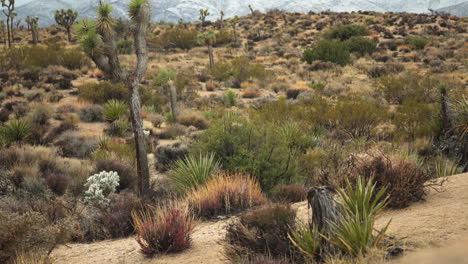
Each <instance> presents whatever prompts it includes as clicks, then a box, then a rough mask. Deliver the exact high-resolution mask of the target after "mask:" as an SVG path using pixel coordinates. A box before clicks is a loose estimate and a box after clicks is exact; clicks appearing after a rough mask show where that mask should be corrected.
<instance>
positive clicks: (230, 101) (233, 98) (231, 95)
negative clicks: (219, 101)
mask: <svg viewBox="0 0 468 264" xmlns="http://www.w3.org/2000/svg"><path fill="white" fill-rule="evenodd" d="M224 99H225V100H226V104H227V105H228V106H230V107H232V106H236V104H237V95H236V92H235V91H234V90H232V89H229V90H227V91H226V92H225V93H224Z"/></svg>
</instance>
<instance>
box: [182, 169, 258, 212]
mask: <svg viewBox="0 0 468 264" xmlns="http://www.w3.org/2000/svg"><path fill="white" fill-rule="evenodd" d="M187 197H188V198H187V199H188V203H189V206H190V208H193V209H194V211H195V213H196V214H197V215H199V216H201V217H213V216H216V215H220V214H231V213H235V212H238V211H241V210H244V209H248V208H252V207H255V206H259V205H262V204H264V203H265V202H266V198H265V195H264V194H263V193H262V190H261V188H260V185H259V184H258V182H256V181H255V180H254V179H253V178H252V177H251V176H249V175H244V174H241V173H234V174H228V173H225V172H221V173H220V174H219V175H215V176H214V177H213V179H211V180H210V181H208V182H207V183H206V185H205V186H202V187H199V188H198V189H196V190H193V191H192V192H191V193H189V194H188V195H187Z"/></svg>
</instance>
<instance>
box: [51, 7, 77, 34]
mask: <svg viewBox="0 0 468 264" xmlns="http://www.w3.org/2000/svg"><path fill="white" fill-rule="evenodd" d="M54 17H55V22H57V24H58V25H60V26H62V27H64V28H65V30H66V31H67V35H68V42H71V41H72V37H71V27H72V26H73V24H74V23H75V20H76V18H77V17H78V13H77V12H76V11H73V10H71V9H68V10H64V9H62V10H57V11H55V16H54Z"/></svg>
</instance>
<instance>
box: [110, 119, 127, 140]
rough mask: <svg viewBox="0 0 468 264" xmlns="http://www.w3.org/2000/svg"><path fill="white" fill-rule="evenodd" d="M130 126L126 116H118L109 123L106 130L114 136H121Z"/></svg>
mask: <svg viewBox="0 0 468 264" xmlns="http://www.w3.org/2000/svg"><path fill="white" fill-rule="evenodd" d="M129 128H130V122H129V121H128V119H127V118H119V119H117V120H115V121H114V122H112V123H111V125H110V128H109V129H108V130H106V132H107V133H108V134H109V135H111V136H115V137H123V136H125V135H126V134H127V132H128V130H129Z"/></svg>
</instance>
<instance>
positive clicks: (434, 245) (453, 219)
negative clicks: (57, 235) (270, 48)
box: [53, 174, 468, 264]
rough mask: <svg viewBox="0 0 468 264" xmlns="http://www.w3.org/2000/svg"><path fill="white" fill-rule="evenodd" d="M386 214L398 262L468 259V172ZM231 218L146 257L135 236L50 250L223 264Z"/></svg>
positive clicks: (459, 263)
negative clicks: (397, 243)
mask: <svg viewBox="0 0 468 264" xmlns="http://www.w3.org/2000/svg"><path fill="white" fill-rule="evenodd" d="M295 207H297V209H298V216H299V217H300V218H301V219H302V220H307V217H308V215H309V212H308V209H307V205H306V203H305V202H303V203H299V204H296V205H295ZM390 219H392V223H391V225H390V228H389V233H390V234H391V235H394V236H396V237H398V238H400V239H403V240H402V241H403V242H404V243H403V246H404V247H405V248H406V249H407V252H406V254H405V256H404V257H402V258H400V259H398V260H396V261H393V262H394V263H398V264H416V263H421V264H445V263H447V264H468V174H463V175H457V176H451V177H449V180H448V182H446V183H445V184H444V186H443V187H440V188H438V190H430V191H429V195H428V196H427V199H426V201H424V202H420V203H417V204H414V205H412V206H410V207H409V208H407V209H403V210H388V211H386V212H384V213H383V215H382V216H381V217H380V218H379V219H378V221H377V225H378V226H383V225H384V224H386V223H387V222H388V221H389V220H390ZM230 221H232V220H229V219H228V220H224V221H219V222H204V223H201V224H199V225H198V227H197V228H196V230H195V232H194V234H193V247H192V248H191V249H190V250H187V251H185V252H184V253H180V254H174V255H165V256H158V257H155V258H152V259H147V258H145V257H143V256H142V255H141V254H140V253H139V247H138V244H137V243H136V241H135V239H134V238H127V239H120V240H109V241H102V242H97V243H92V244H71V245H68V247H66V246H61V247H60V248H58V249H57V250H56V251H54V252H53V257H54V259H55V263H71V264H78V263H80V264H88V263H89V264H91V263H112V264H113V263H119V264H120V263H125V264H127V263H158V264H159V263H161V264H162V263H164V264H176V263H180V264H183V263H207V264H215V263H226V262H227V261H226V259H225V258H224V256H223V250H222V248H223V247H222V244H221V243H222V239H223V237H224V234H225V231H224V230H225V227H226V225H227V224H228V223H229V222H230Z"/></svg>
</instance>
